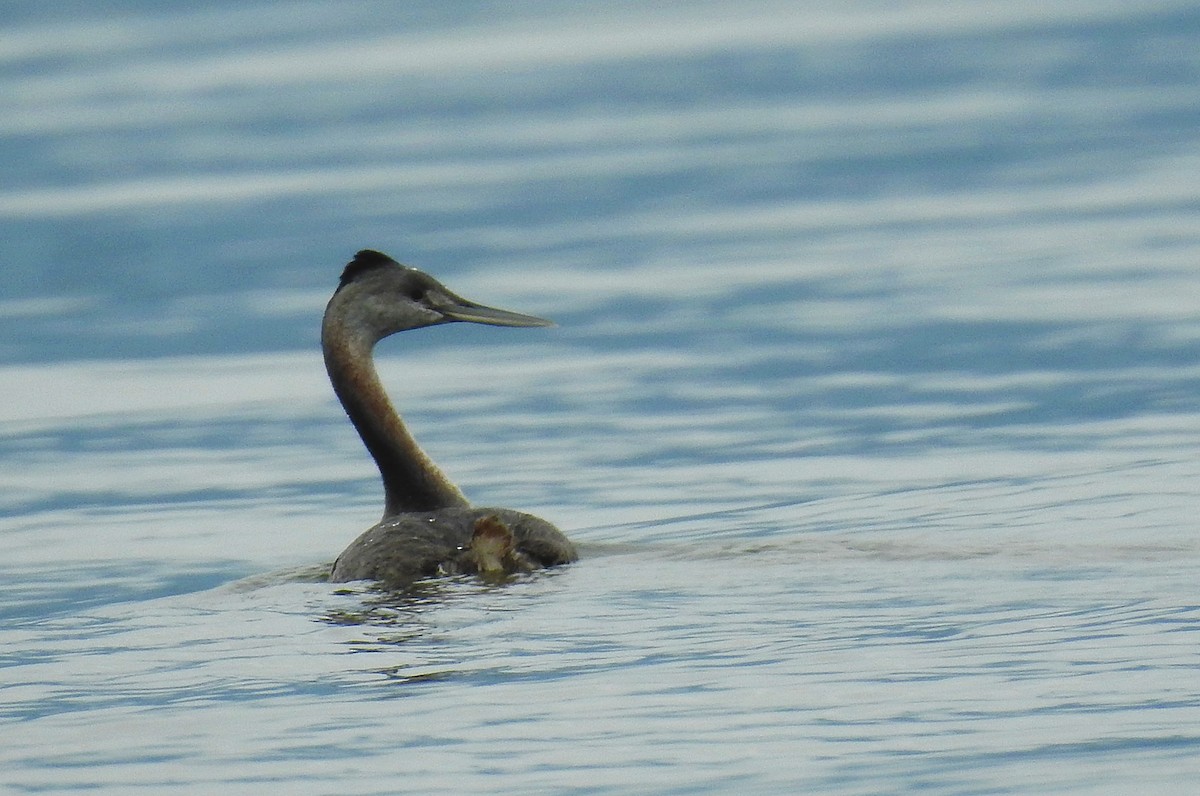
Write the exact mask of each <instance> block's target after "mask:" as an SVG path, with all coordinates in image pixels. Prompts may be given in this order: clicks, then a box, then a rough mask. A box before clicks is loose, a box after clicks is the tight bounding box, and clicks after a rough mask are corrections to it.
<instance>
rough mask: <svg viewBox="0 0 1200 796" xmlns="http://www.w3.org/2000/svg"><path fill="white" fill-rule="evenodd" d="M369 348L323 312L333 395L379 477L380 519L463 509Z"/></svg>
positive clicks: (463, 500)
mask: <svg viewBox="0 0 1200 796" xmlns="http://www.w3.org/2000/svg"><path fill="white" fill-rule="evenodd" d="M374 344H375V340H374V339H372V338H370V337H365V336H363V335H361V334H356V333H355V332H354V330H352V329H350V328H349V326H348V325H347V324H346V323H345V322H344V321H343V320H342V319H341V318H340V317H338V316H337V315H336V314H335V313H327V314H326V317H325V323H324V325H323V326H322V329H321V347H322V349H323V350H324V352H325V368H326V370H328V371H329V380H330V381H331V382H332V383H333V390H334V392H336V393H337V396H338V399H339V400H340V401H341V402H342V406H343V407H345V409H346V414H347V415H349V416H350V422H351V423H353V424H354V427H355V428H356V429H357V430H358V435H359V436H360V437H362V441H363V444H365V445H366V446H367V450H368V451H370V453H371V457H372V458H374V459H375V464H376V465H378V467H379V474H380V475H381V476H382V477H383V489H384V494H385V496H386V507H385V509H384V514H383V516H384V517H390V516H392V515H394V514H401V513H403V512H407V511H431V510H433V509H440V508H447V507H450V506H466V505H468V503H467V499H466V497H464V496H463V493H462V492H460V491H459V489H458V487H456V486H455V485H454V484H453V483H452V482H451V481H450V479H449V478H447V477H446V476H445V475H444V474H443V473H442V471H441V470H439V469H438V468H437V465H435V464H434V463H433V461H432V460H431V459H430V458H429V457H428V456H426V455H425V452H424V451H422V450H421V448H420V446H418V445H417V441H416V440H415V439H413V436H412V434H410V433H409V431H408V428H407V427H405V425H404V422H403V421H402V420H401V419H400V416H399V415H398V414H396V410H395V409H393V408H392V404H391V402H390V401H389V400H388V397H387V393H386V392H384V389H383V385H382V384H381V383H380V381H379V375H378V373H377V372H376V370H375V364H374V362H373V361H372V357H371V350H372V347H373V346H374Z"/></svg>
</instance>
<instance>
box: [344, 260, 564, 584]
mask: <svg viewBox="0 0 1200 796" xmlns="http://www.w3.org/2000/svg"><path fill="white" fill-rule="evenodd" d="M454 321H465V322H468V323H483V324H489V325H491V326H551V325H552V323H551V322H550V321H547V320H545V319H543V318H537V317H534V316H532V315H522V314H520V313H517V312H509V311H508V310H501V309H496V308H494V307H485V306H483V305H482V304H476V303H475V302H473V301H468V300H467V299H465V298H463V297H461V296H458V295H455V294H454V293H452V292H450V290H448V289H447V288H446V287H445V286H444V285H442V284H441V283H440V282H438V281H437V280H436V279H434V278H433V277H431V276H429V275H428V274H426V273H423V272H422V271H418V270H417V269H415V268H409V267H408V266H405V265H401V264H400V263H398V262H396V261H395V260H393V259H392V258H391V257H388V256H387V255H386V254H382V253H380V252H377V251H371V250H363V251H360V252H359V253H358V254H356V255H355V256H354V259H353V260H352V261H351V262H350V263H349V264H348V265H347V266H346V268H345V270H344V271H343V272H342V278H341V281H340V283H339V284H338V287H337V289H336V290H335V291H334V293H333V297H332V298H331V299H330V300H329V304H328V306H327V307H326V308H325V318H324V321H323V322H322V324H321V348H322V350H323V352H324V354H325V368H326V370H327V371H328V372H329V380H330V381H331V382H332V383H333V390H334V392H335V393H337V397H338V399H339V400H340V401H341V402H342V406H343V407H344V408H345V410H346V414H347V415H348V416H349V417H350V422H351V423H353V424H354V427H355V429H357V430H358V434H359V436H360V437H362V441H363V444H364V445H366V447H367V451H368V452H369V453H370V454H371V457H372V458H374V460H375V464H376V465H377V466H378V467H379V474H380V476H382V478H383V491H384V511H383V519H381V520H380V521H379V522H378V523H377V524H376V525H374V526H373V527H371V528H369V529H367V531H365V532H364V533H363V534H362V535H361V536H359V537H358V538H357V539H355V540H354V542H352V543H351V544H350V546H349V547H347V548H346V549H345V551H343V552H342V554H341V555H340V556H338V559H337V561H336V562H334V565H333V570H332V572H331V574H330V580H332V581H334V582H343V581H351V580H377V581H382V582H384V583H385V584H387V585H391V586H404V585H407V584H409V583H412V582H413V581H416V580H420V579H422V578H427V577H432V576H436V575H443V574H456V573H463V572H466V573H471V572H478V573H480V574H484V575H490V576H494V575H496V574H498V573H505V572H515V571H527V570H530V569H536V568H540V567H549V566H554V565H557V564H566V563H568V562H571V561H574V560H575V559H576V558H577V557H578V555H577V553H576V551H575V546H574V545H572V544H571V542H570V541H569V540H568V539H567V537H566V536H564V535H563V533H562V532H561V531H559V530H558V529H557V528H555V527H554V526H553V525H551V524H550V523H549V522H547V521H545V520H543V519H540V518H538V517H535V516H533V515H531V514H525V513H523V512H519V511H513V510H512V509H500V508H477V507H473V506H471V504H470V503H469V502H468V501H467V498H466V497H465V496H464V495H463V493H462V492H461V491H459V489H458V487H456V486H455V485H454V483H453V482H452V481H451V480H450V479H449V478H447V477H446V475H445V474H444V473H442V471H441V470H439V469H438V467H437V465H435V464H434V463H433V461H432V460H431V459H430V458H429V457H428V456H427V455H425V452H424V451H422V450H421V448H420V446H418V445H417V442H416V440H415V439H413V436H412V434H410V433H409V431H408V428H407V427H406V426H405V425H404V421H402V420H401V419H400V416H399V415H398V414H397V413H396V410H395V409H394V408H393V407H392V404H391V402H390V401H389V400H388V397H387V393H386V392H384V389H383V385H382V383H381V382H380V381H379V375H378V373H377V372H376V370H375V364H374V361H373V359H372V351H373V350H374V347H375V344H376V343H377V342H379V341H380V340H382V339H383V338H385V337H388V336H389V335H392V334H395V333H397V332H403V331H406V330H408V329H418V328H421V327H423V326H434V325H437V324H443V323H451V322H454Z"/></svg>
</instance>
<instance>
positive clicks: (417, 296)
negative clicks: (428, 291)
mask: <svg viewBox="0 0 1200 796" xmlns="http://www.w3.org/2000/svg"><path fill="white" fill-rule="evenodd" d="M408 297H409V298H410V299H412V300H413V301H424V300H425V288H423V287H410V288H409V289H408Z"/></svg>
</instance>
